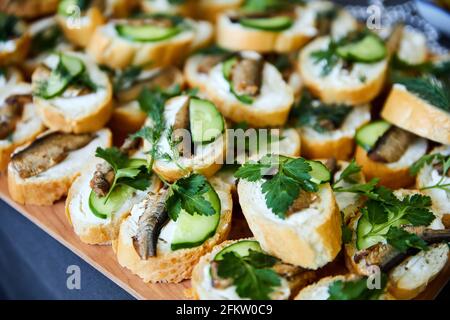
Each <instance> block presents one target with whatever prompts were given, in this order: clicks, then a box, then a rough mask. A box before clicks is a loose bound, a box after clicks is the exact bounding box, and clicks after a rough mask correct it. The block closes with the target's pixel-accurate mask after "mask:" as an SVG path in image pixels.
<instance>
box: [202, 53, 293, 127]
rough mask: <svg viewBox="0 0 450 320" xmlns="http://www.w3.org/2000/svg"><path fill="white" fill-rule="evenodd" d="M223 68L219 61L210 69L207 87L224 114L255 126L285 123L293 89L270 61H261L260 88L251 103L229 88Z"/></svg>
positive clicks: (234, 119) (233, 119)
mask: <svg viewBox="0 0 450 320" xmlns="http://www.w3.org/2000/svg"><path fill="white" fill-rule="evenodd" d="M241 54H242V55H243V56H244V57H247V56H248V57H252V58H257V57H259V55H258V54H257V53H256V52H251V51H246V52H243V53H241ZM222 68H223V63H220V64H218V65H216V66H215V67H214V68H213V69H212V70H211V71H210V73H209V79H208V84H207V87H206V91H207V95H208V97H209V99H211V100H212V101H214V103H215V104H216V105H217V107H218V108H219V110H220V112H221V113H222V114H223V115H224V116H225V117H226V118H229V119H231V120H232V121H234V122H236V123H239V122H246V123H248V124H249V125H250V126H252V127H258V128H260V127H274V126H282V125H284V124H285V122H286V121H287V118H288V115H289V111H290V109H291V107H292V104H293V102H294V93H293V90H292V88H291V87H290V86H289V85H288V84H287V83H286V82H285V81H284V80H283V78H282V76H281V74H280V72H279V71H278V70H277V69H276V68H275V67H274V66H273V65H271V64H270V63H267V62H264V67H263V72H262V85H261V90H260V93H259V95H258V96H256V97H255V98H254V100H253V103H251V104H245V103H243V102H242V101H240V100H238V99H237V98H236V96H235V95H234V94H233V93H232V92H231V90H230V83H229V82H228V80H227V79H225V77H224V75H223V71H222Z"/></svg>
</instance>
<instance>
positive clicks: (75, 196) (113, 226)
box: [66, 151, 161, 245]
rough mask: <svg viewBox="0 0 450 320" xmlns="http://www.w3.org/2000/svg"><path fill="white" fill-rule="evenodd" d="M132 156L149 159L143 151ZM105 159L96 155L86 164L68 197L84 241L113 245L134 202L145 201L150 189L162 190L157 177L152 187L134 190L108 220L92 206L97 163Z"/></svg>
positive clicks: (72, 220)
mask: <svg viewBox="0 0 450 320" xmlns="http://www.w3.org/2000/svg"><path fill="white" fill-rule="evenodd" d="M131 158H136V159H139V158H141V159H145V155H144V154H143V153H142V152H139V151H138V152H136V153H135V154H134V155H133V156H131ZM100 161H101V160H100V159H98V158H96V159H95V161H92V162H91V163H90V164H89V165H88V166H86V167H85V168H84V169H83V171H82V173H81V174H80V176H79V177H78V178H77V179H76V180H75V181H74V183H73V184H72V186H71V188H70V190H69V194H68V196H67V199H66V214H67V218H68V219H69V222H70V223H71V224H72V226H73V229H74V231H75V233H76V234H77V235H78V236H79V237H80V240H81V241H83V242H85V243H88V244H100V245H101V244H110V243H111V241H113V240H115V239H117V237H118V235H119V228H120V224H121V223H122V221H123V220H124V219H125V218H126V217H127V216H128V215H129V213H130V212H131V208H132V207H133V205H134V204H136V203H139V202H141V201H142V200H143V199H144V198H145V197H146V196H147V193H148V192H150V191H155V192H156V191H158V190H159V188H160V187H161V182H160V181H159V180H158V179H157V178H155V177H153V178H152V181H151V184H150V186H149V187H148V188H147V189H146V190H144V191H140V190H134V191H133V192H132V193H131V195H130V196H129V197H128V198H127V199H126V201H125V202H124V203H123V204H122V206H121V207H120V208H118V209H117V211H115V212H113V213H110V214H109V216H108V217H107V218H106V219H102V218H99V217H97V216H96V215H94V213H92V210H91V209H90V206H89V196H90V193H91V190H92V189H91V187H90V186H89V182H90V180H91V179H92V177H93V174H94V172H95V170H96V169H95V167H96V165H97V164H98V163H99V162H100Z"/></svg>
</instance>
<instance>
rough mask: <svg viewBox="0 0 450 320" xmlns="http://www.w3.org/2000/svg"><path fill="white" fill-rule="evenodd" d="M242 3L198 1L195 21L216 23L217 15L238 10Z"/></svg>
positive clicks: (239, 0)
mask: <svg viewBox="0 0 450 320" xmlns="http://www.w3.org/2000/svg"><path fill="white" fill-rule="evenodd" d="M243 2H244V1H243V0H234V1H225V2H224V1H209V0H206V1H204V0H198V1H197V4H196V10H195V12H194V16H195V18H197V19H202V20H208V21H209V22H211V23H216V21H217V19H218V17H219V15H220V14H221V13H222V12H225V11H228V10H235V9H238V8H239V7H240V6H241V5H242V3H243Z"/></svg>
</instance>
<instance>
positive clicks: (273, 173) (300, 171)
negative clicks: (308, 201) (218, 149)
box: [235, 155, 318, 219]
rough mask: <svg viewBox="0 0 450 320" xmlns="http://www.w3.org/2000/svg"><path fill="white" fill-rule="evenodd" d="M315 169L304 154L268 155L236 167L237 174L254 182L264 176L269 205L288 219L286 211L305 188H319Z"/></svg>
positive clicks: (238, 176) (278, 214)
mask: <svg viewBox="0 0 450 320" xmlns="http://www.w3.org/2000/svg"><path fill="white" fill-rule="evenodd" d="M311 170H312V169H311V166H310V165H309V163H308V162H307V161H306V160H305V159H303V158H298V159H294V158H288V157H284V156H274V155H268V156H265V157H263V158H262V159H261V160H260V161H258V162H250V163H246V164H244V165H242V166H241V167H240V168H239V169H238V170H237V171H236V173H235V177H236V178H242V179H245V180H247V181H251V182H254V181H258V180H260V179H263V178H264V179H265V181H264V182H263V184H262V185H261V188H262V192H263V193H264V194H265V199H266V204H267V207H268V208H270V209H272V211H273V212H274V213H275V214H276V215H277V216H279V217H280V218H282V219H284V218H285V216H286V211H287V210H288V209H289V207H290V206H291V205H292V203H293V202H294V201H295V199H297V198H298V196H299V194H300V191H301V190H304V191H308V192H315V191H317V190H318V185H317V184H316V183H314V182H312V181H311V175H310V174H309V172H310V171H311ZM268 176H270V178H268Z"/></svg>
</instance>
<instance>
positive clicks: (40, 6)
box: [0, 0, 59, 19]
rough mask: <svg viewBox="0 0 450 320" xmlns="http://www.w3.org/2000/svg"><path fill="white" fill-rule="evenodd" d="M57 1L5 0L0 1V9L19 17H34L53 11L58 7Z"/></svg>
mask: <svg viewBox="0 0 450 320" xmlns="http://www.w3.org/2000/svg"><path fill="white" fill-rule="evenodd" d="M58 3H59V0H25V1H8V0H6V1H2V2H1V3H0V11H1V12H7V13H9V14H13V15H15V16H17V17H21V18H26V19H34V18H37V17H41V16H45V15H48V14H52V13H54V12H55V11H56V9H57V8H58Z"/></svg>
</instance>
